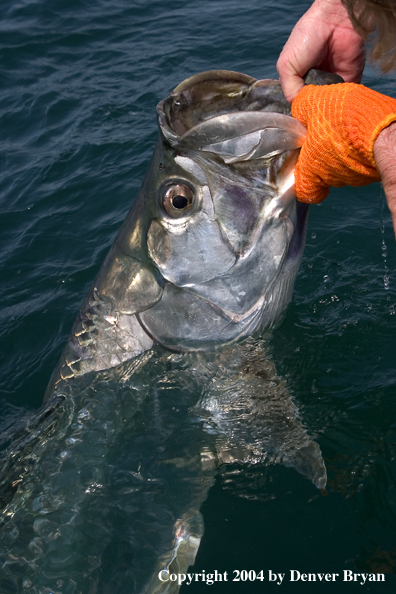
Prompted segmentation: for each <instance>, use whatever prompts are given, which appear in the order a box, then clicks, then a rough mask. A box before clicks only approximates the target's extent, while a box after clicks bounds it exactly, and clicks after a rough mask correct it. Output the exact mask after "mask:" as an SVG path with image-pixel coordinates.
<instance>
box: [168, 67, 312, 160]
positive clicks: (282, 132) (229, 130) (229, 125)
mask: <svg viewBox="0 0 396 594" xmlns="http://www.w3.org/2000/svg"><path fill="white" fill-rule="evenodd" d="M157 117H158V123H159V128H160V132H161V134H162V136H163V139H164V140H165V141H166V142H167V143H168V144H170V145H171V147H172V148H174V149H176V150H181V151H184V150H187V151H188V150H193V151H204V152H211V153H215V154H216V155H217V156H218V157H220V158H221V159H222V161H223V162H224V163H227V164H228V163H235V162H241V161H250V160H252V159H257V158H263V157H265V158H269V157H272V156H275V155H277V154H280V153H282V152H284V151H285V150H289V151H290V150H293V149H296V148H300V147H301V146H302V143H303V141H304V138H305V134H306V129H305V126H303V125H302V124H301V123H300V122H298V121H297V120H295V119H294V118H292V117H291V115H290V104H289V103H288V101H287V100H286V99H285V97H284V95H283V92H282V89H281V86H280V83H279V81H275V80H271V79H265V80H257V79H255V78H253V77H251V76H248V75H246V74H241V73H239V72H232V71H228V70H210V71H208V72H202V73H200V74H196V75H195V76H192V77H190V78H188V79H187V80H185V81H183V82H182V83H181V84H179V85H178V86H177V87H176V88H175V89H174V90H173V91H172V93H171V94H170V95H169V97H167V98H166V99H164V100H163V101H161V102H160V103H159V104H158V106H157Z"/></svg>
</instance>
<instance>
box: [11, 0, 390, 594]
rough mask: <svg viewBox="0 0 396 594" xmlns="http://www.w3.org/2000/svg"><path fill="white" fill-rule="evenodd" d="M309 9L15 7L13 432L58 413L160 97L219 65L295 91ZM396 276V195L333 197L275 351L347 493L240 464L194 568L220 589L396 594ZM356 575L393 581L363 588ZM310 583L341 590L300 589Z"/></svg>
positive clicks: (374, 77)
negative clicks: (28, 417)
mask: <svg viewBox="0 0 396 594" xmlns="http://www.w3.org/2000/svg"><path fill="white" fill-rule="evenodd" d="M308 6H309V2H302V3H299V4H298V5H296V4H295V3H293V2H292V1H291V0H280V1H278V2H262V1H261V2H259V1H258V0H253V1H251V2H249V3H248V4H246V3H245V4H243V5H241V4H240V3H239V2H236V1H234V0H232V1H224V0H223V1H220V0H214V1H213V0H212V1H209V0H204V1H203V2H200V3H194V2H191V1H172V2H168V3H163V2H158V1H157V2H148V1H147V0H146V1H143V0H140V1H134V2H126V1H125V0H124V1H123V0H114V1H113V2H109V1H107V2H105V1H99V2H95V3H88V2H83V1H74V0H72V1H70V2H68V3H66V2H61V1H59V0H52V1H51V2H50V1H49V0H41V1H39V0H21V1H10V0H4V1H3V3H2V8H1V14H2V21H1V25H0V26H1V36H0V68H1V81H2V83H1V86H0V98H1V101H0V134H1V138H2V142H1V146H0V171H1V174H0V209H1V210H0V228H1V233H0V277H1V284H0V303H1V308H0V390H1V394H0V397H1V400H0V413H1V419H0V427H1V428H2V429H4V428H5V427H7V426H8V425H9V424H10V422H11V421H12V420H13V419H15V418H17V417H19V416H20V415H21V414H23V413H25V412H26V411H29V410H34V409H35V408H36V407H37V406H39V405H40V404H41V401H42V397H43V394H44V391H45V387H46V384H47V382H48V379H49V377H50V375H51V372H52V370H53V368H54V367H55V365H56V363H57V361H58V358H59V356H60V352H61V350H62V347H63V344H64V342H65V340H66V338H67V335H68V333H69V330H70V328H71V325H72V323H73V320H74V318H75V315H76V312H77V311H78V308H79V306H80V303H81V301H82V299H83V297H84V295H85V293H86V291H87V289H88V288H89V286H90V285H91V283H92V281H93V279H94V276H95V274H96V272H97V270H98V269H99V267H100V264H101V263H102V261H103V259H104V257H105V254H106V252H107V250H108V248H109V246H110V245H111V243H112V240H113V238H114V235H115V233H116V231H117V230H118V228H119V226H120V224H121V222H122V221H123V219H124V217H125V215H126V213H127V211H128V210H129V207H130V205H131V203H132V200H133V198H134V196H135V195H136V192H137V190H138V188H139V186H140V183H141V181H142V178H143V175H144V172H145V170H146V167H147V164H148V161H149V158H150V156H151V152H152V149H153V146H154V143H155V140H156V135H157V129H156V122H155V105H156V103H157V102H158V101H159V100H160V99H162V98H163V97H165V96H166V95H167V94H168V93H169V91H170V90H171V89H172V88H174V87H175V86H176V85H177V84H178V83H179V82H180V81H182V80H183V79H184V78H186V77H187V76H190V75H191V74H194V73H196V72H199V71H203V70H209V69H213V68H221V69H230V70H237V71H241V72H245V73H247V74H250V75H252V76H255V77H257V78H266V77H268V78H274V77H276V71H275V63H276V58H277V56H278V54H279V52H280V50H281V48H282V46H283V43H284V42H285V41H286V39H287V36H288V33H289V31H290V30H291V28H292V26H293V23H294V22H295V21H296V20H297V18H298V17H299V16H300V15H301V14H302V13H303V12H304V10H305V9H306V8H307V7H308ZM364 82H365V83H366V84H368V85H369V86H371V87H372V88H375V89H376V90H379V91H381V92H384V93H388V94H390V95H393V96H395V95H396V78H395V76H394V75H391V76H388V77H383V76H380V74H379V73H378V72H377V71H376V70H375V69H373V68H372V67H368V68H367V70H366V73H365V78H364ZM395 265H396V250H395V241H394V237H393V230H392V226H391V221H390V215H389V212H388V210H387V207H386V206H385V201H384V197H383V195H382V193H381V188H380V186H379V184H376V185H372V186H369V187H366V188H363V189H357V190H356V189H340V190H333V191H332V192H331V195H330V197H329V198H328V199H327V200H326V201H325V202H324V203H323V204H322V205H320V206H315V207H312V208H311V213H310V222H309V228H308V236H307V246H306V249H305V254H304V259H303V263H302V266H301V270H300V273H299V276H298V278H297V283H296V288H295V292H294V298H293V302H292V304H291V306H290V307H289V309H288V312H287V315H286V318H285V320H284V322H283V324H282V325H281V326H280V328H278V329H277V330H276V331H275V332H274V334H273V337H272V340H271V347H270V356H271V358H272V360H273V361H274V362H275V364H276V366H277V370H278V373H279V375H281V376H282V377H283V378H284V379H286V380H287V385H288V389H289V390H290V392H291V393H292V395H293V397H294V399H295V402H296V403H297V405H298V407H299V410H300V414H301V418H302V419H303V421H304V424H305V426H306V428H307V429H308V431H309V433H310V434H311V435H312V436H314V437H316V440H317V441H318V443H319V444H320V446H321V449H322V452H323V455H324V459H325V461H326V465H327V469H328V474H329V482H328V487H327V492H326V493H323V494H321V493H319V492H318V491H317V490H316V489H315V488H314V487H313V485H312V484H311V483H309V482H308V481H307V480H306V479H304V478H303V477H302V476H300V475H298V474H297V473H296V472H295V471H293V470H292V469H286V468H284V467H282V466H279V465H274V466H268V467H259V466H255V467H252V468H247V469H246V470H245V471H243V472H241V469H240V468H232V467H231V468H224V469H223V470H222V471H221V473H220V475H219V477H218V479H217V482H216V485H215V486H214V487H213V488H212V490H211V492H210V494H209V498H208V499H207V501H206V502H205V503H204V506H203V513H204V518H205V535H204V537H203V540H202V544H201V548H200V550H199V552H198V556H197V559H196V564H195V566H194V567H193V568H192V569H190V571H191V572H193V573H199V572H201V573H202V571H203V570H205V572H206V573H209V572H211V571H214V570H215V569H217V570H218V571H219V572H225V571H227V572H228V578H229V581H228V582H227V583H224V582H222V583H221V582H216V583H215V584H213V585H211V586H210V588H211V591H215V592H227V591H228V590H229V589H232V590H233V591H239V592H246V593H247V592H259V591H266V590H267V589H268V590H272V591H277V590H278V589H279V590H280V591H283V592H286V593H289V592H290V593H294V592H300V591H303V592H305V591H312V592H318V591H322V590H326V591H332V592H342V593H344V592H345V593H347V592H352V591H362V592H365V591H367V592H381V593H384V594H388V593H391V592H394V591H395V586H396V580H395V576H394V574H395V568H396V543H395V533H396V517H395V510H396V488H395V479H396V476H395V473H396V465H395V455H396V398H395V381H396V378H395V375H396V374H395V365H394V360H395V355H394V348H395V338H394V327H395V319H396V318H395V312H396V310H395V304H396V277H395ZM344 569H349V570H352V571H354V572H377V571H379V572H383V573H384V574H385V577H386V579H385V582H381V583H374V582H370V583H366V584H365V585H360V584H359V583H358V582H355V583H351V582H343V581H342V572H343V570H344ZM234 570H247V571H249V570H254V571H256V573H259V571H260V570H263V575H264V576H265V581H263V582H261V581H260V580H256V581H249V580H248V581H245V582H242V581H239V582H233V581H231V580H232V578H233V577H235V575H236V574H234V573H233V572H234ZM269 570H272V571H273V572H281V573H285V574H286V575H285V578H284V582H283V583H282V584H281V585H276V583H274V582H271V583H270V582H268V571H269ZM290 570H298V571H300V572H305V573H317V572H335V573H339V574H340V577H339V578H338V580H337V581H336V582H327V583H318V582H309V583H308V582H302V581H301V580H300V581H297V582H291V581H290ZM104 571H106V569H104ZM207 587H209V586H206V585H205V584H203V583H202V582H194V583H193V584H192V585H191V586H184V587H183V588H184V592H187V591H189V590H190V591H202V590H203V589H205V588H207ZM188 589H189V590H188ZM124 591H125V592H128V584H124V590H123V592H124ZM182 591H183V590H182ZM103 592H104V591H103ZM7 594H8V593H7ZM84 594H85V593H84ZM109 594H110V593H109ZM111 594H112V593H111Z"/></svg>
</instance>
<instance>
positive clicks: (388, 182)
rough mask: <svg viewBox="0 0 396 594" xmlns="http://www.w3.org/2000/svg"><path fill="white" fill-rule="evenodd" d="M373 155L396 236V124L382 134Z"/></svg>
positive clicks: (393, 123) (376, 141) (375, 145)
mask: <svg viewBox="0 0 396 594" xmlns="http://www.w3.org/2000/svg"><path fill="white" fill-rule="evenodd" d="M373 154H374V160H375V165H376V167H377V169H378V172H379V174H380V176H381V181H382V186H383V188H384V192H385V196H386V199H387V202H388V207H389V210H390V212H391V215H392V221H393V228H394V230H395V235H396V122H392V123H391V124H390V125H389V126H387V127H386V128H384V129H383V130H382V132H380V134H379V135H378V137H377V139H376V140H375V142H374V147H373Z"/></svg>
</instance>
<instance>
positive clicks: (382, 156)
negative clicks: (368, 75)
mask: <svg viewBox="0 0 396 594" xmlns="http://www.w3.org/2000/svg"><path fill="white" fill-rule="evenodd" d="M292 115H293V117H295V118H297V119H298V120H299V121H300V122H302V123H303V124H304V125H305V126H307V136H306V139H305V141H304V144H303V146H302V148H301V152H300V156H299V158H298V162H297V165H296V169H295V187H296V195H297V198H298V199H299V200H300V201H301V202H308V203H315V202H321V201H322V200H323V199H324V198H326V196H327V195H328V193H329V187H330V186H334V187H339V186H344V185H350V186H364V185H367V184H369V183H371V182H374V181H380V180H381V177H382V181H383V184H384V190H385V193H386V196H387V198H388V204H389V208H390V210H391V213H392V217H393V221H394V225H395V221H396V99H393V98H392V97H387V96H386V95H382V94H381V93H377V92H376V91H373V90H372V89H368V88H367V87H364V86H363V85H357V84H354V83H344V84H336V85H327V86H314V85H308V86H305V87H304V88H303V89H301V91H300V92H299V93H298V95H297V97H296V98H295V99H294V101H293V103H292ZM392 122H395V124H392ZM388 126H389V128H388ZM395 228H396V225H395Z"/></svg>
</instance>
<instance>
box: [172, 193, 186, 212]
mask: <svg viewBox="0 0 396 594" xmlns="http://www.w3.org/2000/svg"><path fill="white" fill-rule="evenodd" d="M172 204H173V206H174V207H175V208H178V209H183V208H186V206H187V205H188V199H187V198H186V197H185V196H181V195H180V194H179V195H178V196H174V198H172Z"/></svg>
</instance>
